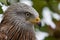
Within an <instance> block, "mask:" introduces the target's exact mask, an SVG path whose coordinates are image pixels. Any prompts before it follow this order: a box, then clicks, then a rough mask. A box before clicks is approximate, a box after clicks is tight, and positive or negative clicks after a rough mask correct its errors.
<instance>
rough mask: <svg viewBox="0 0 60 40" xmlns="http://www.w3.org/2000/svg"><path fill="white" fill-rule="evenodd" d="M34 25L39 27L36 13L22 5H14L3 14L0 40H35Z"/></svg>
mask: <svg viewBox="0 0 60 40" xmlns="http://www.w3.org/2000/svg"><path fill="white" fill-rule="evenodd" d="M34 24H38V25H39V26H40V25H41V23H40V18H39V14H38V12H37V11H36V10H35V9H34V8H33V7H31V6H28V5H26V4H24V3H15V4H12V5H10V7H9V8H8V9H7V10H6V11H5V13H4V14H3V20H2V21H1V23H0V40H36V37H35V31H34Z"/></svg>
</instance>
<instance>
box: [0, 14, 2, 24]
mask: <svg viewBox="0 0 60 40" xmlns="http://www.w3.org/2000/svg"><path fill="white" fill-rule="evenodd" d="M2 19H3V14H0V23H1V21H2Z"/></svg>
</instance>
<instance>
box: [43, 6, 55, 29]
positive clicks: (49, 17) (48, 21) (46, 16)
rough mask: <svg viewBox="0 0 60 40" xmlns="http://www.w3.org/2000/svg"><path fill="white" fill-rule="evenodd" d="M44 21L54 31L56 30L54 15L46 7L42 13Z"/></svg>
mask: <svg viewBox="0 0 60 40" xmlns="http://www.w3.org/2000/svg"><path fill="white" fill-rule="evenodd" d="M42 15H43V19H42V21H43V22H44V23H46V24H47V25H50V26H51V27H52V28H53V29H55V28H56V25H55V23H54V22H53V21H52V13H51V11H50V10H49V8H48V7H44V8H43V11H42Z"/></svg>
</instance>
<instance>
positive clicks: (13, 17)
mask: <svg viewBox="0 0 60 40" xmlns="http://www.w3.org/2000/svg"><path fill="white" fill-rule="evenodd" d="M5 15H7V17H8V18H6V19H7V20H9V21H14V23H15V22H16V23H17V22H20V23H21V24H24V23H28V24H29V23H30V24H38V25H39V26H41V22H40V18H39V14H38V12H37V11H36V10H35V9H34V8H33V7H30V6H28V5H26V4H23V3H17V4H13V5H11V6H10V7H9V8H8V9H7V11H6V13H5Z"/></svg>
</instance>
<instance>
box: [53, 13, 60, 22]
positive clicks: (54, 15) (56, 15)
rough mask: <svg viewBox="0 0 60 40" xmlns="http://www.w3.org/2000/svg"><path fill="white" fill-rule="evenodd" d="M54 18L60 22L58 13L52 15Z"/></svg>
mask: <svg viewBox="0 0 60 40" xmlns="http://www.w3.org/2000/svg"><path fill="white" fill-rule="evenodd" d="M52 16H53V18H55V19H56V20H57V21H59V20H60V15H59V14H57V13H52Z"/></svg>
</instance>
